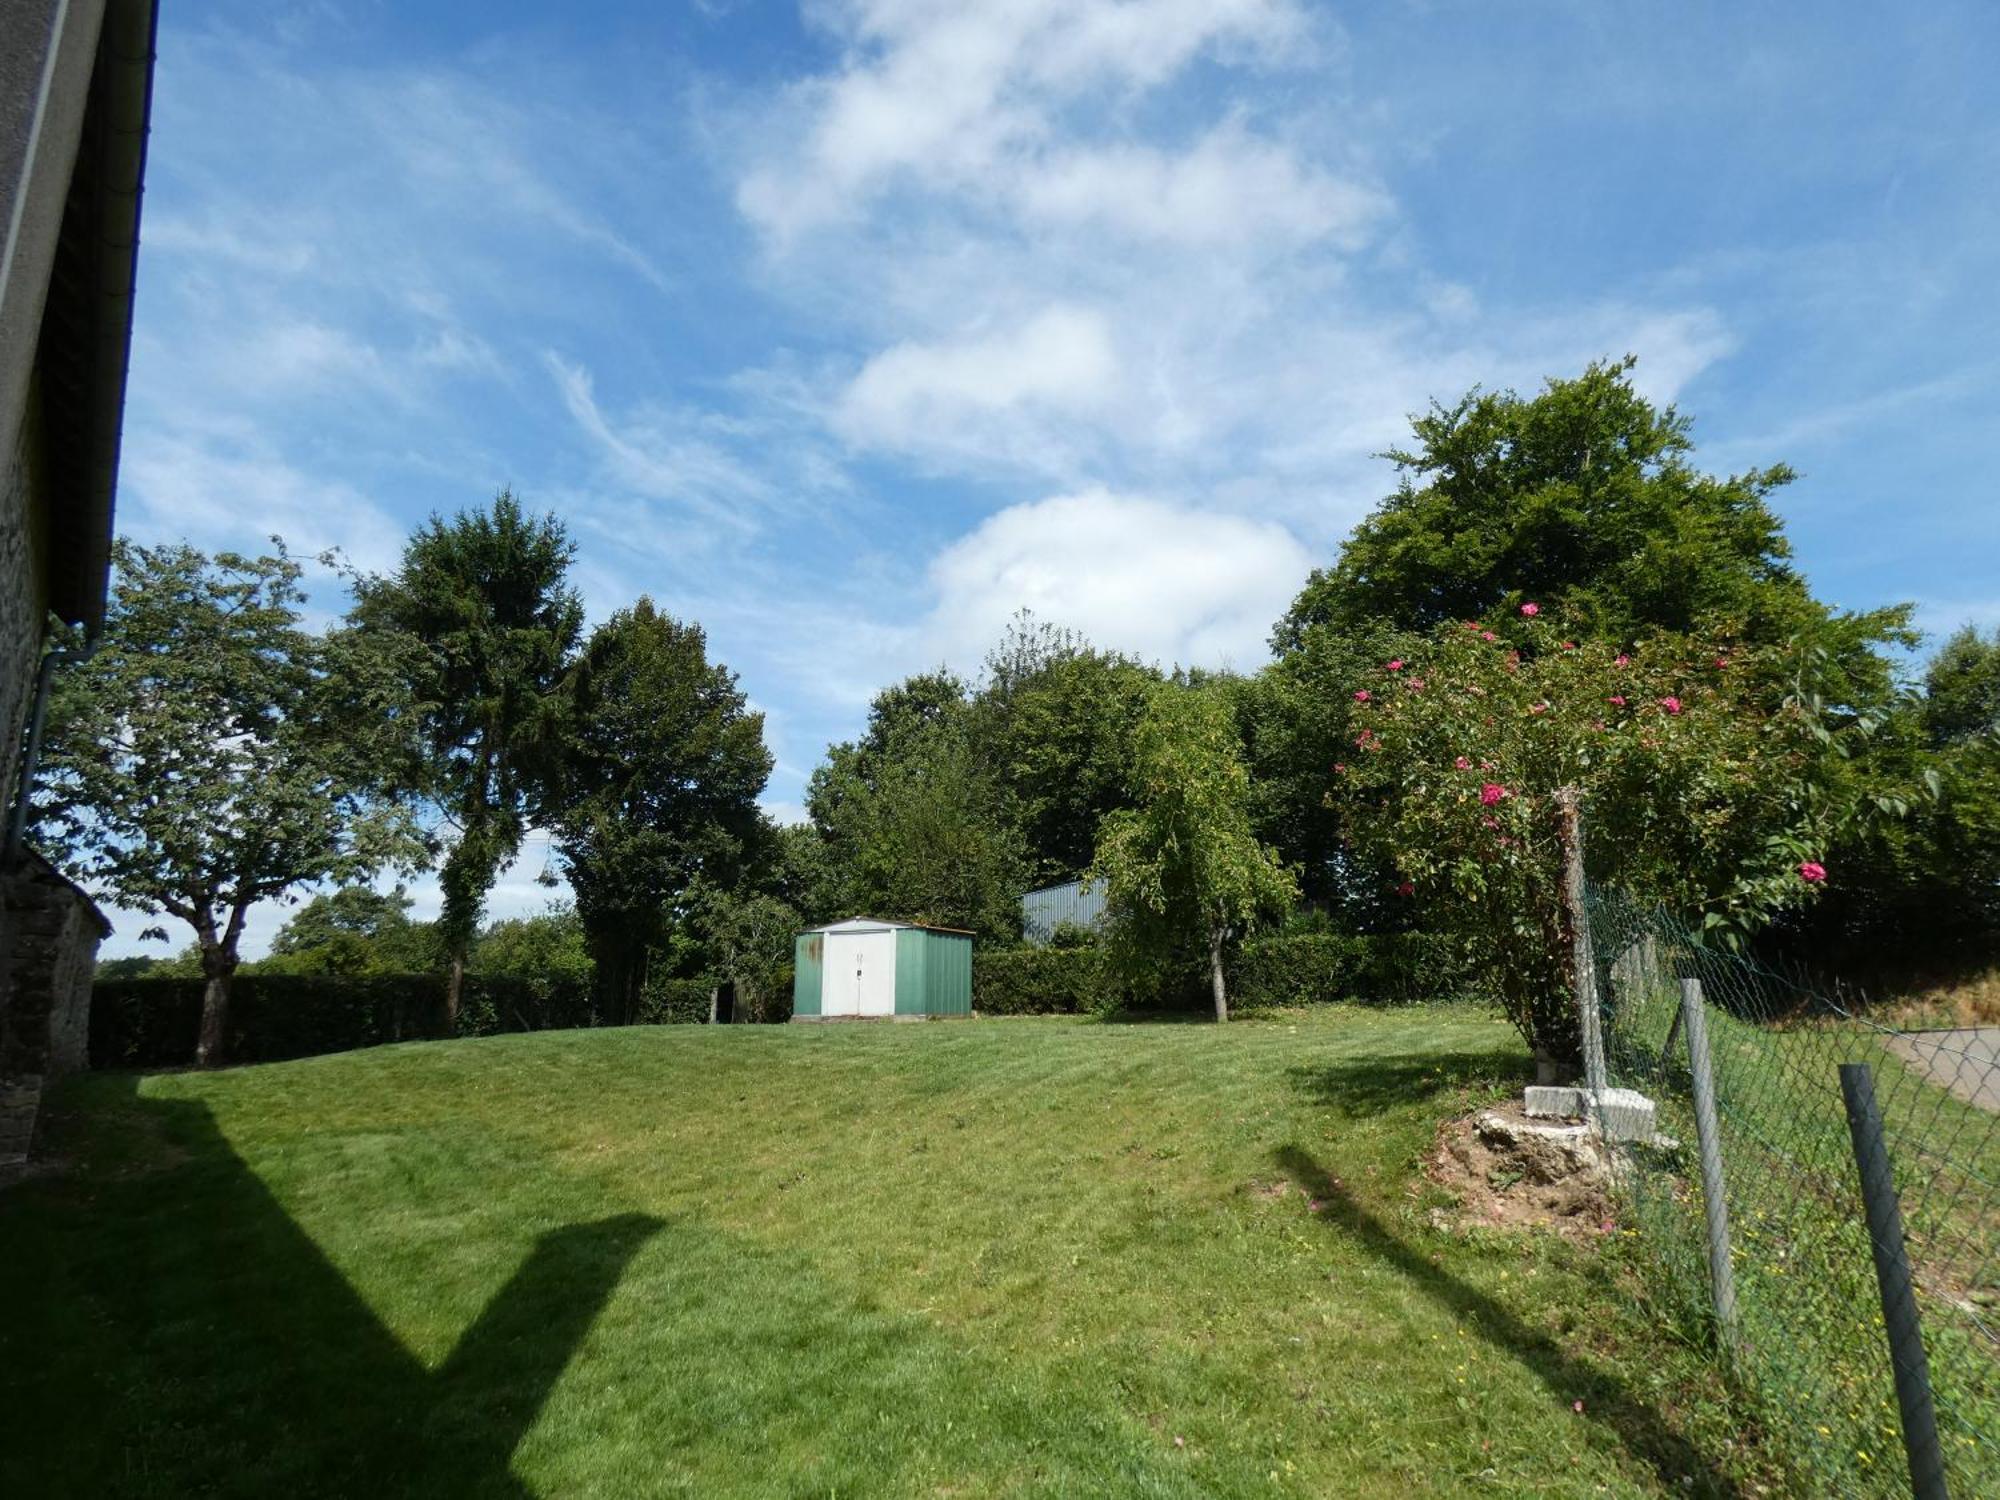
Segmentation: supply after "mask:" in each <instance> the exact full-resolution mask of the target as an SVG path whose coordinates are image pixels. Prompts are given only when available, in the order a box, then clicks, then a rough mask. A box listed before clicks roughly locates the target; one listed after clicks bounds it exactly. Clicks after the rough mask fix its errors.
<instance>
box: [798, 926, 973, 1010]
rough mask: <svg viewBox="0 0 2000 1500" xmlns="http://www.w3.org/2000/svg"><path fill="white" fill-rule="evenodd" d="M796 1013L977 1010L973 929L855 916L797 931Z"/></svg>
mask: <svg viewBox="0 0 2000 1500" xmlns="http://www.w3.org/2000/svg"><path fill="white" fill-rule="evenodd" d="M792 973H793V978H792V1019H793V1020H795V1021H839V1020H860V1019H866V1018H871V1017H872V1018H896V1019H901V1018H903V1017H906V1016H907V1017H911V1018H921V1017H928V1016H969V1015H971V1014H972V934H971V933H969V932H960V931H958V930H957V929H955V928H950V927H922V926H919V925H917V924H916V923H914V922H884V921H881V920H879V919H877V918H875V917H849V918H848V919H847V920H846V921H845V922H835V923H833V924H831V925H830V926H826V927H815V928H813V929H812V930H811V931H810V932H802V933H800V934H799V935H798V938H797V941H796V943H795V944H794V948H793V968H792Z"/></svg>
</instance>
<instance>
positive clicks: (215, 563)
mask: <svg viewBox="0 0 2000 1500" xmlns="http://www.w3.org/2000/svg"><path fill="white" fill-rule="evenodd" d="M113 565H114V568H115V575H114V581H113V586H112V591H111V598H110V602H109V606H108V610H107V614H106V619H105V626H104V632H103V636H102V639H101V640H100V642H99V644H98V647H97V650H96V652H95V654H94V655H92V656H91V657H90V659H89V660H88V661H87V662H85V663H83V664H81V665H79V666H74V667H72V668H70V669H69V670H67V671H66V672H64V673H63V674H62V676H61V677H60V678H59V679H58V683H57V686H56V689H55V692H54V694H53V695H52V701H51V704H50V711H49V737H48V755H47V758H46V760H45V761H44V762H43V768H44V773H45V774H44V778H43V782H42V786H41V789H40V792H39V794H38V799H37V813H38V819H39V824H38V827H39V833H38V839H39V841H40V842H41V843H42V844H43V845H44V846H45V847H47V848H48V849H49V850H50V851H51V852H52V854H53V856H54V857H55V859H56V861H57V862H58V863H59V864H61V865H62V866H63V867H64V868H65V870H66V872H67V873H68V874H69V875H70V876H71V877H72V878H74V879H77V880H79V881H80V882H83V883H85V884H87V885H91V886H94V887H98V888H102V889H107V890H109V891H110V892H111V893H112V895H113V897H114V898H115V899H116V900H117V901H118V902H119V904H121V905H123V906H127V907H132V908H135V909H137V910H140V911H144V912H147V913H164V914H165V915H168V916H172V917H175V918H177V919H179V920H180V921H183V922H185V923H187V924H188V926H189V927H190V928H192V929H193V931H194V934H195V937H196V940H197V942H198V943H199V945H200V948H201V954H202V965H203V972H204V973H205V975H206V976H207V977H208V978H209V979H211V980H213V981H215V988H214V990H213V992H212V994H211V999H210V1004H211V1006H212V1007H213V1009H214V1011H215V1016H214V1018H213V1022H214V1024H213V1034H212V1035H209V1034H205V1035H204V1039H203V1047H202V1059H201V1060H203V1061H213V1060H215V1057H216V1054H215V1052H214V1050H213V1048H214V1045H215V1044H217V1043H219V1040H220V1035H221V1031H222V1027H223V1018H222V1012H223V1011H224V1010H225V1009H226V1007H227V1004H228V982H229V979H230V976H231V975H233V974H234V972H235V970H236V967H237V964H238V961H239V959H238V943H239V940H240V938H241V936H242V932H243V924H244V921H245V919H246V918H247V917H248V915H249V912H250V909H251V908H252V907H253V906H255V905H256V904H257V903H259V902H261V901H270V900H277V899H281V898H283V897H284V896H285V895H286V894H287V893H288V892H290V891H291V890H293V889H294V888H295V887H297V886H300V885H305V884H310V883H313V882H317V881H339V882H346V881H353V880H358V879H362V878H365V877H366V876H368V875H370V874H371V873H373V872H374V871H375V870H377V869H379V868H381V867H382V866H383V865H384V864H388V863H391V862H398V861H400V862H406V863H407V862H411V861H413V860H414V859H415V858H416V857H417V856H418V855H419V854H420V852H421V846H420V844H419V843H418V841H417V839H416V836H415V832H414V830H413V828H412V826H411V824H410V822H409V820H408V818H407V817H406V816H405V815H404V814H403V813H402V812H401V810H400V809H398V808H395V807H393V806H390V805H388V804H386V803H384V802H383V801H382V800H381V798H380V797H379V796H378V795H377V793H378V788H379V786H380V773H381V771H382V766H381V764H380V762H379V761H378V759H377V758H376V755H375V751H376V749H377V748H378V745H377V741H376V740H375V739H374V738H371V737H369V736H367V735H363V734H359V733H358V732H357V725H358V724H360V723H362V722H365V721H366V720H368V719H371V718H373V717H375V716H377V715H378V714H383V713H393V711H394V705H395V703H396V701H397V685H396V683H395V682H394V680H393V675H392V673H391V672H390V671H389V670H388V667H387V664H386V660H385V658H384V657H383V656H382V654H380V653H378V652H376V651H374V650H372V649H370V647H369V645H368V644H367V643H365V642H359V641H355V640H351V639H345V638H336V639H331V640H328V639H322V638H318V637H314V636H312V635H309V634H307V633H306V632H305V631H303V630H301V629H300V628H299V620H300V615H299V609H300V605H301V604H302V603H303V600H304V594H303V591H302V590H301V588H300V585H299V578H300V569H299V566H298V564H296V563H295V562H293V561H292V560H291V559H290V558H289V557H287V556H285V554H284V552H283V550H282V549H280V550H279V551H278V552H277V553H276V554H275V555H272V556H267V557H256V558H249V557H242V556H239V555H237V554H235V553H222V554H220V555H218V556H217V557H215V558H213V559H210V558H208V557H206V556H204V555H203V554H202V553H200V552H197V551H195V550H194V549H193V548H191V547H185V546H175V547H140V546H136V545H134V544H132V543H130V542H126V541H120V542H119V543H117V544H116V546H115V547H114V549H113ZM165 788H170V789H171V793H170V795H162V789H165Z"/></svg>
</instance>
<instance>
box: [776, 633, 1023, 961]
mask: <svg viewBox="0 0 2000 1500" xmlns="http://www.w3.org/2000/svg"><path fill="white" fill-rule="evenodd" d="M983 748H984V747H982V746H981V745H980V744H979V743H978V741H977V733H976V730H975V727H974V721H973V718H972V715H971V712H970V709H969V705H968V702H967V697H966V692H965V686H964V684H963V683H962V682H961V681H960V680H959V679H958V678H957V677H955V676H953V675H951V674H950V673H948V672H932V673H926V674H923V675H920V676H917V677H912V678H910V679H909V680H908V681H906V682H904V683H901V684H900V685H898V686H896V687H892V688H888V689H885V690H884V691H883V692H881V693H879V694H878V695H877V696H876V698H875V702H874V704H873V705H872V707H871V708H870V710H869V716H868V728H867V730H866V732H865V733H864V734H863V735H862V737H861V738H860V739H859V740H858V741H854V742H852V743H847V744H840V745H835V746H833V747H832V748H831V749H829V750H828V752H827V759H826V763H825V764H824V765H822V766H821V767H820V768H819V769H818V770H816V771H814V773H813V776H812V780H811V782H810V783H809V784H808V786H807V788H806V807H807V810H808V811H809V812H810V813H811V815H812V819H813V824H814V826H815V827H816V828H817V829H818V830H819V833H820V835H821V840H822V847H823V848H824V850H825V852H826V858H827V862H828V864H829V865H830V867H831V869H832V872H833V875H834V882H833V884H834V889H835V890H837V891H838V892H839V900H840V903H841V905H842V906H844V907H845V908H846V911H845V913H844V914H845V915H854V914H856V913H861V912H866V913H869V914H871V915H874V916H879V917H889V918H895V919H898V920H903V921H915V922H928V923H932V924H935V925H938V926H942V927H959V928H964V929H966V930H968V931H972V932H976V933H978V934H979V935H980V936H981V937H984V938H989V939H998V940H1003V941H1005V940H1011V939H1014V938H1018V937H1019V936H1020V904H1019V902H1020V895H1021V892H1022V890H1023V889H1024V888H1025V885H1026V882H1027V880H1028V878H1029V869H1030V865H1029V860H1028V855H1027V849H1026V846H1025V844H1024V843H1023V841H1022V838H1021V834H1020V832H1019V829H1018V828H1017V827H1016V825H1015V823H1014V821H1013V819H1012V818H1011V817H1010V816H1009V808H1008V805H1007V801H1006V797H1005V794H1004V792H1003V791H1002V789H1001V787H1000V785H999V782H998V781H997V779H996V778H995V776H994V774H993V772H992V770H991V768H990V767H989V765H988V763H987V760H986V758H985V755H984V753H983Z"/></svg>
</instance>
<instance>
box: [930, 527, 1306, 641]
mask: <svg viewBox="0 0 2000 1500" xmlns="http://www.w3.org/2000/svg"><path fill="white" fill-rule="evenodd" d="M1311 565H1312V557H1311V555H1310V554H1309V553H1308V552H1307V551H1306V549H1305V547H1304V546H1303V545H1302V544H1301V543H1300V542H1299V540H1298V538H1297V537H1295V536H1293V535H1292V533H1291V532H1290V531H1288V530H1287V529H1286V528H1285V527H1283V526H1280V525H1278V524H1277V523H1275V522H1271V521H1258V520H1252V519H1250V518H1248V517H1244V516H1233V515H1228V514H1222V513H1217V512H1213V511H1204V510H1198V509H1195V508H1193V507H1189V506H1181V505H1174V504H1170V503H1168V502H1166V501H1162V500H1155V499H1149V498H1146V497H1143V496H1136V495H1119V494H1113V493H1111V492H1110V491H1107V490H1102V489H1098V490H1089V491H1085V492H1082V493H1079V494H1073V495H1057V496H1053V497H1051V498H1049V499H1046V500H1038V501H1034V502H1031V503H1029V504H1025V505H1015V506H1011V507H1009V508H1008V509H1006V510H1003V511H1001V512H999V513H998V514H997V515H994V516H991V517H989V518H988V519H987V520H986V521H984V522H983V523H982V524H980V525H979V526H978V527H976V528H975V529H974V530H973V531H972V532H971V533H970V534H968V535H967V536H965V537H963V538H962V539H960V540H959V541H957V542H955V543H953V544H952V545H951V546H950V547H948V548H946V549H945V550H944V551H943V552H942V553H940V554H939V555H938V557H937V558H936V559H935V561H933V562H932V564H931V568H930V579H931V584H932V586H933V588H934V589H935V591H936V596H937V599H936V606H935V610H934V613H933V615H932V617H931V619H930V621H929V622H928V623H927V626H926V628H925V629H924V631H923V636H924V639H925V640H926V642H927V643H935V644H934V646H933V649H934V650H935V649H936V648H937V647H938V646H943V647H945V648H946V649H947V651H948V655H949V658H950V659H951V660H953V661H954V662H955V663H956V664H967V665H969V664H970V663H971V662H975V661H977V660H978V659H979V656H980V655H981V654H982V653H983V652H984V651H985V650H986V649H987V648H988V647H989V646H991V645H992V644H993V642H995V641H996V640H998V639H999V637H1000V633H1001V630H1002V628H1003V627H1004V626H1005V624H1006V622H1007V619H1008V617H1009V616H1011V615H1012V614H1013V613H1014V612H1015V611H1016V610H1018V609H1022V608H1027V609H1031V610H1033V611H1034V612H1035V613H1036V614H1037V615H1039V616H1041V617H1042V618H1044V619H1048V620H1054V621H1058V622H1061V623H1062V624H1065V625H1071V626H1074V627H1076V628H1077V629H1080V630H1082V631H1083V632H1084V634H1085V635H1087V636H1089V637H1090V639H1091V640H1093V641H1095V642H1096V643H1098V644H1099V645H1102V646H1107V647H1115V648H1117V649H1120V650H1125V651H1130V652H1133V653H1135V654H1136V655H1139V656H1141V657H1144V658H1146V659H1148V660H1157V661H1160V662H1163V663H1171V662H1180V663H1183V664H1187V665H1196V664H1199V665H1205V666H1223V665H1234V666H1239V667H1246V668H1247V667H1251V666H1254V665H1255V664H1256V663H1258V662H1260V661H1262V660H1263V659H1264V658H1265V656H1266V655H1267V654H1268V651H1267V647H1266V639H1267V637H1268V636H1269V634H1270V630H1271V625H1272V623H1273V622H1274V621H1275V620H1276V619H1277V618H1278V616H1279V615H1281V614H1282V613H1283V612H1284V610H1285V608H1286V606H1287V605H1289V604H1290V603H1291V600H1292V596H1293V595H1294V594H1295V593H1296V592H1297V590H1298V587H1299V585H1300V583H1301V582H1303V581H1304V578H1305V575H1306V572H1307V570H1308V569H1309V568H1310V567H1311Z"/></svg>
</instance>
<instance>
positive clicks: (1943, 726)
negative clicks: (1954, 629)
mask: <svg viewBox="0 0 2000 1500" xmlns="http://www.w3.org/2000/svg"><path fill="white" fill-rule="evenodd" d="M1923 718H1924V727H1925V729H1926V730H1928V731H1929V733H1930V736H1931V740H1932V742H1933V743H1935V744H1938V745H1958V744H1965V743H1967V742H1970V741H1974V740H1978V739H1981V738H1987V737H1991V736H1995V735H2000V629H1996V630H1995V631H1994V632H1993V634H1992V636H1991V637H1990V638H1987V637H1982V636H1981V635H1980V634H1979V631H1978V630H1977V629H1976V628H1975V627H1973V626H1971V625H1967V626H1966V627H1964V628H1963V629H1962V630H1960V631H1959V632H1958V633H1957V634H1955V635H1953V636H1952V637H1951V638H1950V639H1949V640H1947V641H1946V642H1945V643H1944V645H1943V646H1941V647H1939V648H1938V653H1937V655H1935V656H1933V657H1932V658H1931V661H1930V666H1929V667H1928V668H1927V669H1926V670H1925V672H1924V710H1923Z"/></svg>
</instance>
